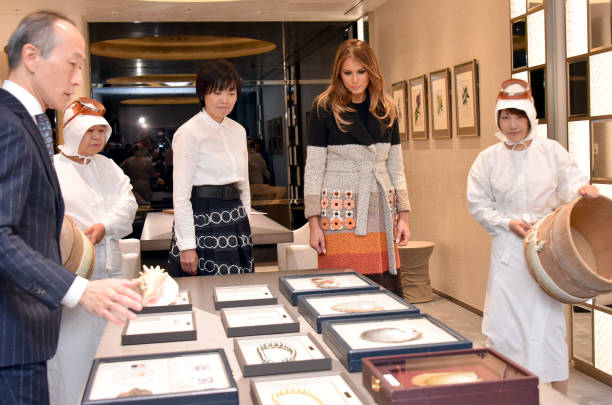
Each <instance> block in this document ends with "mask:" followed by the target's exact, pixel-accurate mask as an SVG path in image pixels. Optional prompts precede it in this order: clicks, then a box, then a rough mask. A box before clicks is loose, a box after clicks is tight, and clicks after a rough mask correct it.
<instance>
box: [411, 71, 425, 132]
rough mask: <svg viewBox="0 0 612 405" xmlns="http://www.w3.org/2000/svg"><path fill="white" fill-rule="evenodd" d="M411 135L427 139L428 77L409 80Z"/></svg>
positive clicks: (422, 76) (423, 76)
mask: <svg viewBox="0 0 612 405" xmlns="http://www.w3.org/2000/svg"><path fill="white" fill-rule="evenodd" d="M408 88H409V106H410V108H409V113H410V136H411V137H412V139H413V140H414V139H427V137H428V131H427V130H428V121H429V119H428V116H427V77H426V76H425V75H421V76H417V77H415V78H413V79H410V81H409V85H408Z"/></svg>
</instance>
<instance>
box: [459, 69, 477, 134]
mask: <svg viewBox="0 0 612 405" xmlns="http://www.w3.org/2000/svg"><path fill="white" fill-rule="evenodd" d="M453 76H454V83H455V100H454V102H455V126H456V128H457V136H459V137H463V136H479V135H480V128H479V117H480V111H479V104H478V62H477V61H476V59H472V60H470V61H468V62H465V63H461V64H459V65H455V67H454V69H453Z"/></svg>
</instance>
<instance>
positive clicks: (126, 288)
mask: <svg viewBox="0 0 612 405" xmlns="http://www.w3.org/2000/svg"><path fill="white" fill-rule="evenodd" d="M137 284H138V283H137V282H136V281H130V280H124V279H116V278H109V279H105V280H94V281H90V282H88V283H87V287H86V288H85V292H83V295H82V296H81V300H80V301H79V305H82V306H83V308H85V309H86V310H87V311H88V312H91V313H92V314H94V315H97V316H99V317H101V318H106V319H108V320H109V321H111V322H113V323H116V324H117V325H121V326H123V325H124V324H125V321H124V320H123V319H121V318H118V317H117V315H121V316H123V317H125V318H128V319H136V314H135V313H133V312H132V311H130V310H129V309H128V308H132V309H134V310H136V311H140V310H141V309H142V305H141V298H140V295H138V294H137V293H136V292H134V291H133V290H132V289H131V288H132V287H136V285H137Z"/></svg>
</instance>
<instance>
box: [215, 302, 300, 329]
mask: <svg viewBox="0 0 612 405" xmlns="http://www.w3.org/2000/svg"><path fill="white" fill-rule="evenodd" d="M222 313H223V314H224V315H225V319H227V325H228V326H229V327H240V326H261V325H272V324H278V323H291V322H293V318H292V317H291V315H289V313H288V312H287V309H286V308H285V307H284V306H282V305H269V306H268V305H267V306H261V307H254V308H231V309H224V310H223V311H222Z"/></svg>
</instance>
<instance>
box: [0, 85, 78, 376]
mask: <svg viewBox="0 0 612 405" xmlns="http://www.w3.org/2000/svg"><path fill="white" fill-rule="evenodd" d="M63 214H64V202H63V200H62V195H61V192H60V188H59V183H58V181H57V177H56V174H55V170H54V169H53V166H52V164H51V161H50V159H49V155H48V152H47V149H46V147H45V144H44V142H43V139H42V137H41V135H40V131H39V129H38V127H37V126H36V124H35V123H34V120H33V119H32V117H31V116H30V115H29V114H28V112H27V110H26V109H25V107H24V106H23V105H22V104H21V103H20V102H19V101H18V100H17V99H16V98H15V97H13V96H12V95H11V94H10V93H8V92H7V91H5V90H3V89H0V367H4V366H14V365H20V364H27V363H34V362H41V361H45V360H48V359H49V358H51V357H52V356H53V354H54V353H55V350H56V347H57V339H58V333H59V325H60V316H61V305H60V302H61V300H62V298H63V297H64V295H65V294H66V292H67V291H68V288H69V287H70V285H71V284H72V282H73V281H74V277H75V276H74V274H72V273H71V272H69V271H68V270H66V269H64V268H63V267H61V265H60V264H59V263H60V251H59V234H60V230H61V224H62V218H63Z"/></svg>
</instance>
